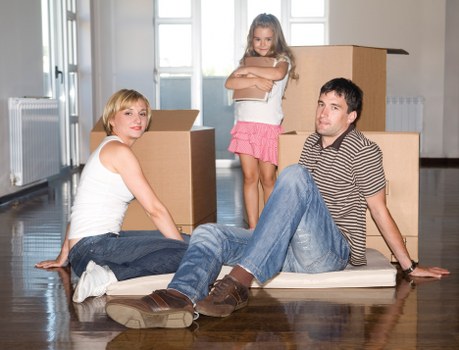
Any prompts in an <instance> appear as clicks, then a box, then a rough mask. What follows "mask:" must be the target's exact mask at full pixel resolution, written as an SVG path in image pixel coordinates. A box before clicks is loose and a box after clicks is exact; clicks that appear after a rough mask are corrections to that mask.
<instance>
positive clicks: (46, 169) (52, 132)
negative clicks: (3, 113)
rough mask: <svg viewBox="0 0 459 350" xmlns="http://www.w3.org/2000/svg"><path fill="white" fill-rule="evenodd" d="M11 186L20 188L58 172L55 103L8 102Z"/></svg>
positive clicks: (37, 99)
mask: <svg viewBox="0 0 459 350" xmlns="http://www.w3.org/2000/svg"><path fill="white" fill-rule="evenodd" d="M8 110H9V131H10V169H11V183H12V184H13V185H14V186H24V185H28V184H32V183H35V182H39V181H43V180H46V179H47V178H48V177H50V176H53V175H56V174H58V173H59V171H60V148H59V144H60V142H59V139H60V137H59V108H58V103H57V100H51V99H45V98H18V97H10V98H9V99H8Z"/></svg>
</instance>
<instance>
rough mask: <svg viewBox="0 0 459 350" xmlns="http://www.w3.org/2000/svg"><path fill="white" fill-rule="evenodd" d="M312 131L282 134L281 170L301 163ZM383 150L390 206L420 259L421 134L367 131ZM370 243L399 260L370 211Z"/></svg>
mask: <svg viewBox="0 0 459 350" xmlns="http://www.w3.org/2000/svg"><path fill="white" fill-rule="evenodd" d="M310 134H311V132H308V131H292V132H287V133H284V134H282V135H280V137H279V171H282V169H284V168H285V167H286V166H288V165H290V164H295V163H298V160H299V158H300V155H301V150H302V148H303V144H304V141H305V140H306V137H307V136H309V135H310ZM364 134H365V136H366V137H368V138H369V139H370V140H372V141H374V142H376V143H377V144H378V145H379V147H380V148H381V151H382V152H383V165H384V170H385V175H386V181H387V186H386V195H387V197H386V200H387V206H388V208H389V210H390V212H391V214H392V216H393V218H394V220H395V222H396V223H397V225H398V227H399V229H400V231H401V233H402V235H403V238H404V240H405V242H406V246H407V248H408V251H409V253H410V255H411V257H412V258H413V259H414V260H418V230H419V134H418V133H401V132H370V131H367V132H364ZM367 247H370V248H375V249H378V250H379V251H380V252H381V253H383V254H384V255H385V256H387V257H388V258H390V259H391V260H392V261H395V258H394V257H393V255H392V253H391V252H390V250H389V248H388V247H387V245H386V243H385V241H384V239H383V237H382V236H381V234H380V232H379V230H378V228H377V227H376V225H375V223H374V221H373V219H372V218H371V217H370V215H369V213H368V212H367Z"/></svg>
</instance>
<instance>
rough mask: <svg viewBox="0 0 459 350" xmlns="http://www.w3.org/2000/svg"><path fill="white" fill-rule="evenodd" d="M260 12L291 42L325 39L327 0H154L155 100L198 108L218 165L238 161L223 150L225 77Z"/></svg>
mask: <svg viewBox="0 0 459 350" xmlns="http://www.w3.org/2000/svg"><path fill="white" fill-rule="evenodd" d="M263 12H266V13H272V14H273V15H275V16H276V17H278V18H279V20H280V22H281V24H282V29H283V31H284V34H285V37H286V39H287V42H288V43H289V44H290V45H292V46H301V45H323V44H327V43H328V26H327V23H328V0H307V1H305V0H218V1H215V0H155V16H154V18H155V20H154V21H155V33H156V34H155V39H156V40H155V50H156V52H155V57H156V64H155V66H156V74H155V77H156V81H155V83H156V84H155V86H156V100H155V101H154V105H155V107H156V108H161V109H177V108H178V109H188V108H195V109H199V110H200V111H201V113H200V116H199V119H198V121H197V124H198V125H206V126H211V127H214V128H215V138H216V153H217V160H218V162H219V163H220V164H221V165H228V164H233V163H235V162H237V160H236V159H235V157H234V155H233V154H232V153H230V152H228V151H227V150H226V148H227V146H228V144H229V140H230V130H231V128H232V127H233V124H234V118H233V106H232V99H231V92H230V91H227V90H226V89H225V87H224V83H225V80H226V77H227V76H228V75H229V74H230V73H231V71H232V70H233V69H234V68H235V67H236V66H237V64H238V62H239V59H240V58H241V56H242V54H243V51H244V49H245V44H246V36H247V32H248V28H249V26H250V24H251V22H252V20H253V18H254V17H255V16H256V15H258V14H259V13H263Z"/></svg>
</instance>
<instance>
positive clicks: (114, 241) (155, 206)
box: [36, 89, 188, 302]
mask: <svg viewBox="0 0 459 350" xmlns="http://www.w3.org/2000/svg"><path fill="white" fill-rule="evenodd" d="M150 118H151V110H150V104H149V102H148V100H147V99H146V98H145V97H144V96H143V95H142V94H140V93H138V92H137V91H134V90H126V89H123V90H120V91H118V92H116V93H115V94H114V95H112V96H111V97H110V99H109V101H108V102H107V104H106V106H105V108H104V112H103V116H102V120H103V124H104V128H105V131H106V133H107V137H105V139H104V140H103V141H102V142H101V144H100V145H99V147H98V148H97V149H96V150H95V151H94V152H93V153H92V154H91V156H90V157H89V159H88V161H87V163H86V165H85V167H84V169H83V172H82V174H81V178H80V182H79V185H78V189H77V194H76V197H75V202H74V204H73V207H72V212H71V217H70V223H69V225H68V227H67V232H66V237H65V240H64V243H63V245H62V248H61V252H60V254H59V255H58V257H57V258H56V259H55V260H45V261H42V262H39V263H38V264H36V267H39V268H44V269H48V268H53V267H61V266H63V265H65V264H66V262H67V260H68V261H69V262H70V265H71V266H72V269H73V270H74V271H75V273H76V274H77V275H78V276H80V279H79V281H78V284H77V287H76V289H75V292H74V295H73V301H74V302H82V301H84V300H85V299H86V298H87V297H89V296H100V295H103V294H105V292H106V289H107V286H108V285H109V284H111V283H113V282H115V281H117V280H125V279H128V278H134V277H139V276H146V275H155V274H163V273H171V272H175V270H176V269H177V267H178V265H179V263H180V260H181V259H182V256H183V254H184V252H185V250H186V248H187V246H188V244H187V243H186V242H185V241H184V237H185V235H182V234H181V233H179V231H178V230H177V228H176V226H175V224H174V221H173V219H172V217H171V215H170V213H169V211H168V210H167V208H166V207H165V206H164V205H163V204H162V203H161V201H160V200H159V199H158V197H157V196H156V194H155V192H154V191H153V189H152V187H151V186H150V184H149V183H148V181H147V179H146V178H145V176H144V174H143V172H142V169H141V167H140V164H139V161H138V160H137V158H136V156H135V155H134V153H133V152H132V149H131V147H132V145H133V144H134V143H135V141H136V140H138V139H139V138H140V137H141V136H142V135H143V133H144V132H145V130H146V128H147V126H148V124H149V122H150ZM133 198H136V199H137V201H138V202H139V203H140V204H141V205H142V207H143V208H144V210H145V212H146V213H147V215H148V216H149V217H150V218H151V220H152V222H153V223H154V224H155V226H156V227H157V228H158V230H159V232H158V231H120V229H121V225H122V222H123V218H124V214H125V212H126V210H127V206H128V204H129V202H130V201H131V200H132V199H133Z"/></svg>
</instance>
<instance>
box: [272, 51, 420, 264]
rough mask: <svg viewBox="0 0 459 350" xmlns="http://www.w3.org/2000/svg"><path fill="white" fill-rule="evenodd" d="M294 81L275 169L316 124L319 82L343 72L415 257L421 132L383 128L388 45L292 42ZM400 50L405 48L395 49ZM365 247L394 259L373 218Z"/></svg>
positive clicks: (294, 158)
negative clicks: (355, 89) (356, 95)
mask: <svg viewBox="0 0 459 350" xmlns="http://www.w3.org/2000/svg"><path fill="white" fill-rule="evenodd" d="M292 50H293V53H294V55H295V58H296V62H297V72H298V73H299V80H298V81H291V82H290V83H289V86H288V88H287V91H286V96H285V97H286V98H285V100H284V102H283V110H284V115H285V119H284V122H283V126H284V130H285V131H286V132H285V133H284V134H282V135H281V136H280V138H279V170H280V171H281V170H282V169H283V168H285V167H286V166H288V165H290V164H293V163H297V162H298V159H299V156H300V154H301V149H302V147H303V144H304V141H305V139H306V137H307V136H308V135H309V134H310V133H311V132H312V131H313V130H314V119H315V111H316V106H317V98H318V96H319V90H320V87H321V86H322V85H323V84H324V83H325V82H327V81H328V80H330V79H333V78H337V77H344V78H348V79H351V80H352V81H354V82H355V83H356V84H357V85H358V86H359V87H360V88H361V89H362V90H363V92H364V100H363V112H362V115H361V118H360V120H359V121H358V123H357V127H358V129H360V130H361V131H364V134H365V135H366V136H367V137H368V138H369V139H371V140H373V141H375V142H376V143H377V144H378V145H379V146H380V148H381V150H382V152H383V162H384V169H385V174H386V180H387V191H386V194H387V197H386V199H387V203H388V207H389V209H390V211H391V213H392V215H393V217H394V219H395V221H396V222H397V224H398V226H399V228H400V230H401V232H402V235H403V238H404V240H405V242H406V246H407V248H408V251H409V253H410V255H411V257H412V258H413V259H415V260H417V259H418V208H419V134H417V133H393V132H385V131H384V130H385V119H386V55H387V52H388V50H387V49H379V48H370V47H359V46H317V47H293V48H292ZM397 52H398V53H400V52H401V53H403V51H401V50H399V51H397ZM367 247H370V248H375V249H378V250H379V251H381V252H382V253H384V254H385V255H386V256H387V257H388V258H390V259H392V260H394V257H393V256H392V253H391V252H390V250H389V249H388V247H387V245H386V243H385V241H384V239H383V237H382V236H381V234H380V233H379V230H378V229H377V227H376V225H375V224H374V222H373V220H372V219H371V218H370V216H369V215H368V217H367Z"/></svg>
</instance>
